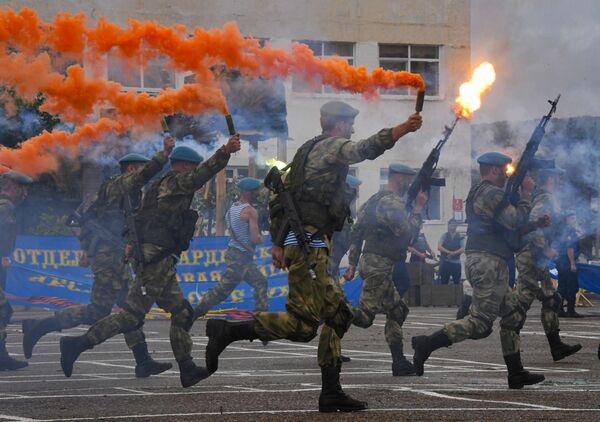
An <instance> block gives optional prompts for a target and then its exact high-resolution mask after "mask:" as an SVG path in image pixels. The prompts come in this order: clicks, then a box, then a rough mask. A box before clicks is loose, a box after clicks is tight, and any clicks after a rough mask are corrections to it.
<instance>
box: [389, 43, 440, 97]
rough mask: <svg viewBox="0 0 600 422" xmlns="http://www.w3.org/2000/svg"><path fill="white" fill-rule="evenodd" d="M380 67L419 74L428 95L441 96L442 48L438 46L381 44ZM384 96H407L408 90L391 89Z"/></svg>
mask: <svg viewBox="0 0 600 422" xmlns="http://www.w3.org/2000/svg"><path fill="white" fill-rule="evenodd" d="M379 66H381V67H382V68H384V69H389V70H393V71H394V72H400V71H406V72H412V73H419V74H420V75H421V76H422V77H423V79H424V80H425V91H426V93H427V95H439V86H440V47H439V46H437V45H409V44H379ZM382 94H387V95H407V94H409V89H408V88H398V89H389V90H386V91H385V92H382Z"/></svg>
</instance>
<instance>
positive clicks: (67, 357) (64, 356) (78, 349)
mask: <svg viewBox="0 0 600 422" xmlns="http://www.w3.org/2000/svg"><path fill="white" fill-rule="evenodd" d="M93 348H94V345H93V344H92V342H91V341H90V340H89V339H88V338H87V336H86V335H85V334H84V335H82V336H77V337H61V339H60V366H61V367H62V370H63V372H64V373H65V376H67V377H70V376H71V374H72V373H73V364H74V363H75V361H76V360H77V358H78V357H79V355H80V354H82V353H83V352H85V351H86V350H90V349H93Z"/></svg>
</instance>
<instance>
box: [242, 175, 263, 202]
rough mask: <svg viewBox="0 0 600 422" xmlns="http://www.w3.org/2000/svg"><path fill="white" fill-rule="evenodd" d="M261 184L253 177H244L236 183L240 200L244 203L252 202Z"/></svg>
mask: <svg viewBox="0 0 600 422" xmlns="http://www.w3.org/2000/svg"><path fill="white" fill-rule="evenodd" d="M261 185H262V182H261V181H260V180H259V179H255V178H254V177H244V178H243V179H240V181H239V182H238V187H239V188H240V199H242V200H243V201H245V202H252V200H253V199H254V198H255V197H256V194H257V193H258V190H259V189H260V187H261Z"/></svg>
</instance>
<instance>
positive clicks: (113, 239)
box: [65, 204, 125, 251]
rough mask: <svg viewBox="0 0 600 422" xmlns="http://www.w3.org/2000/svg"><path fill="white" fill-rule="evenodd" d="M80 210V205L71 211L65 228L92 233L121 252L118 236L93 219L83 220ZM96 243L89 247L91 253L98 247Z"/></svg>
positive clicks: (121, 243)
mask: <svg viewBox="0 0 600 422" xmlns="http://www.w3.org/2000/svg"><path fill="white" fill-rule="evenodd" d="M82 208H83V204H81V205H80V206H79V207H78V208H77V209H76V210H75V211H73V212H72V213H71V214H70V215H69V216H68V217H67V221H66V223H65V224H66V225H67V227H73V228H85V229H87V230H89V231H91V232H92V233H94V235H96V236H97V238H98V239H101V240H103V241H105V242H107V243H109V244H111V245H112V246H113V247H115V248H116V249H119V250H122V249H123V247H124V246H125V245H124V243H123V240H122V239H121V238H120V237H119V236H116V235H114V234H113V233H112V232H110V231H109V230H107V229H106V228H105V227H103V226H102V225H100V224H99V223H98V222H97V221H95V220H93V219H86V218H84V216H83V214H84V213H83V211H82ZM97 242H98V240H96V241H95V242H94V243H93V244H92V245H90V250H91V251H93V250H95V249H96V247H97V246H98V244H97Z"/></svg>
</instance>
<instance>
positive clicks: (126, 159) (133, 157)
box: [119, 152, 150, 164]
mask: <svg viewBox="0 0 600 422" xmlns="http://www.w3.org/2000/svg"><path fill="white" fill-rule="evenodd" d="M148 161H150V160H149V159H148V157H144V156H143V155H142V154H136V153H135V152H132V153H130V154H126V155H124V156H122V157H121V158H120V159H119V164H122V163H146V162H148Z"/></svg>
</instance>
